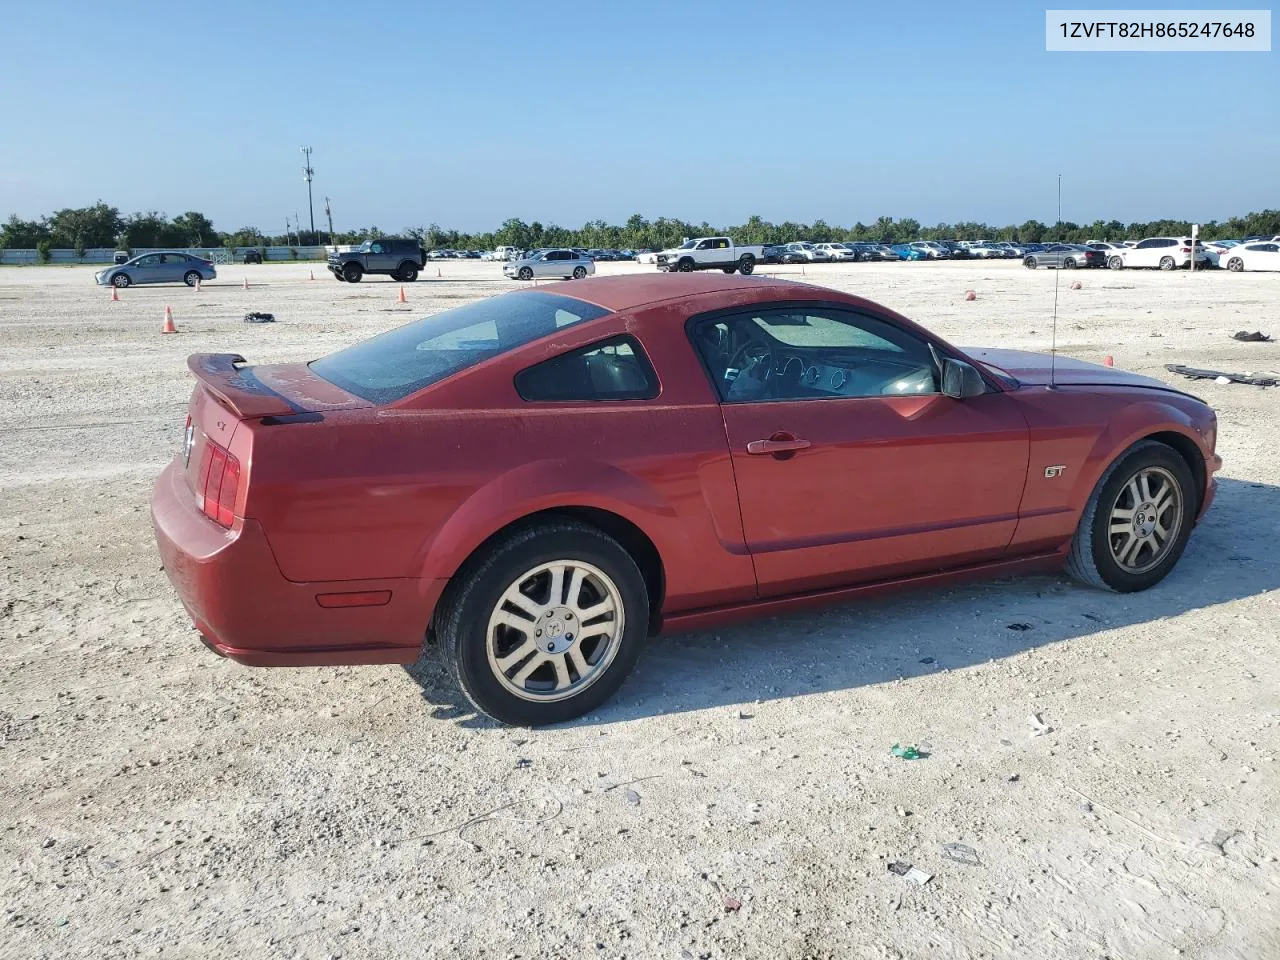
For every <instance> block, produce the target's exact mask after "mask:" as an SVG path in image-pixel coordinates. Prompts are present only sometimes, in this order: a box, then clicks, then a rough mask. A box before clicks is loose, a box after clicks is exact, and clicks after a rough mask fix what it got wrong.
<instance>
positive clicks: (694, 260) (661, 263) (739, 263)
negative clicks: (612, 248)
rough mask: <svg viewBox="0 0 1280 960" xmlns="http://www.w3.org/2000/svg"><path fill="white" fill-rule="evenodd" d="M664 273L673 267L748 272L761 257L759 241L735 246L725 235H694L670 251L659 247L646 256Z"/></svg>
mask: <svg viewBox="0 0 1280 960" xmlns="http://www.w3.org/2000/svg"><path fill="white" fill-rule="evenodd" d="M649 257H652V262H653V263H655V264H657V266H658V269H659V270H661V271H662V272H664V273H667V272H669V271H672V270H675V271H679V272H680V273H692V272H693V271H694V270H723V271H724V272H725V273H733V272H735V271H737V272H740V273H751V271H753V270H755V268H756V262H757V261H758V260H761V259H763V258H764V247H763V246H761V245H760V244H751V245H749V246H737V245H736V244H735V243H734V242H733V241H732V240H731V239H730V238H728V237H695V238H694V239H692V240H686V241H685V242H684V243H682V244H680V246H678V247H675V248H673V249H671V250H659V251H658V252H657V253H654V254H649V255H647V257H646V259H648V258H649Z"/></svg>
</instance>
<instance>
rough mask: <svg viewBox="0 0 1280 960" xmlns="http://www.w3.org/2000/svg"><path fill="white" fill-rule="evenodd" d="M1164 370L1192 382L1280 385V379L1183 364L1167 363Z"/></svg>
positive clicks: (1252, 385) (1254, 385)
mask: <svg viewBox="0 0 1280 960" xmlns="http://www.w3.org/2000/svg"><path fill="white" fill-rule="evenodd" d="M1164 368H1165V369H1166V370H1168V371H1169V372H1170V373H1178V374H1181V375H1182V376H1184V377H1187V378H1188V379H1190V380H1216V381H1218V382H1219V383H1243V384H1247V385H1248V386H1251V387H1274V386H1276V385H1277V384H1280V377H1257V376H1254V375H1253V374H1252V373H1224V372H1223V371H1221V370H1204V369H1201V368H1199V367H1188V366H1185V365H1183V364H1181V363H1166V364H1165V365H1164Z"/></svg>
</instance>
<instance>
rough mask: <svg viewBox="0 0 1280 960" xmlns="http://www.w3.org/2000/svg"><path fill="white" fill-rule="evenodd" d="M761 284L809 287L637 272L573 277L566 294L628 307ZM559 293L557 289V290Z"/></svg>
mask: <svg viewBox="0 0 1280 960" xmlns="http://www.w3.org/2000/svg"><path fill="white" fill-rule="evenodd" d="M762 287H787V288H800V289H812V288H811V287H810V286H809V285H808V284H800V283H793V282H791V281H788V280H777V279H774V278H772V277H760V276H751V277H742V276H738V275H736V274H733V275H730V274H726V273H722V272H720V271H716V272H715V273H710V272H706V273H640V274H632V275H629V276H624V277H588V278H586V279H585V280H574V281H573V282H572V285H571V286H570V287H569V288H568V289H566V290H564V293H565V294H566V295H567V296H571V297H576V298H577V299H579V300H586V301H587V302H588V303H594V304H595V305H596V306H598V307H604V308H605V309H606V310H611V311H613V312H615V313H616V312H618V311H620V310H631V309H633V308H635V307H642V306H645V305H647V304H650V303H657V302H659V301H661V300H674V299H678V298H680V297H695V296H698V295H700V294H707V293H719V292H722V291H726V290H759V289H761V288H762ZM557 292H559V291H557Z"/></svg>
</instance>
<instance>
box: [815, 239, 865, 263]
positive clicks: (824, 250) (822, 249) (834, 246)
mask: <svg viewBox="0 0 1280 960" xmlns="http://www.w3.org/2000/svg"><path fill="white" fill-rule="evenodd" d="M814 249H816V250H817V251H818V253H820V254H821V255H822V256H823V257H824V258H825V259H827V260H831V261H833V262H834V261H841V260H859V259H861V258H860V257H859V256H858V254H857V251H856V250H853V249H851V248H849V247H848V246H846V245H845V244H843V243H818V244H814Z"/></svg>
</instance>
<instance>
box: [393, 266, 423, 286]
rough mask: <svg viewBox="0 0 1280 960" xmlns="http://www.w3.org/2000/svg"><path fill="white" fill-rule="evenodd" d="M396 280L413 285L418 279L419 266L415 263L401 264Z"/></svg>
mask: <svg viewBox="0 0 1280 960" xmlns="http://www.w3.org/2000/svg"><path fill="white" fill-rule="evenodd" d="M396 279H397V280H399V281H400V282H401V283H413V281H415V280H417V279H418V265H417V264H415V263H402V264H400V272H399V273H398V274H397V276H396Z"/></svg>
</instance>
